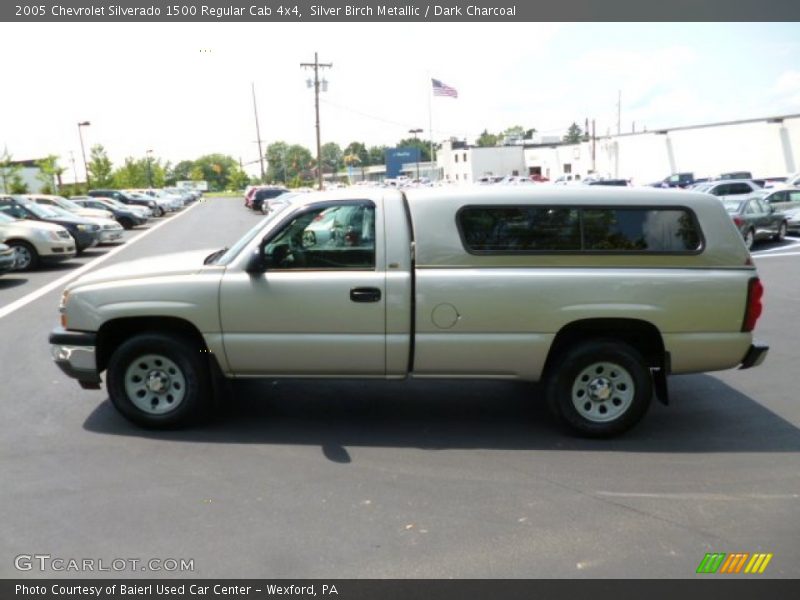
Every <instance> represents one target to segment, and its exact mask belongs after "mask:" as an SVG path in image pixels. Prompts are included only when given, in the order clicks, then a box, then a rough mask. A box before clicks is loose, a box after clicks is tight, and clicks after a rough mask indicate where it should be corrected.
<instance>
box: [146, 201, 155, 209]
mask: <svg viewBox="0 0 800 600" xmlns="http://www.w3.org/2000/svg"><path fill="white" fill-rule="evenodd" d="M147 205H148V206H149V207H150V208H155V207H156V203H155V202H148V203H147Z"/></svg>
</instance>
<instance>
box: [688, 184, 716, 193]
mask: <svg viewBox="0 0 800 600" xmlns="http://www.w3.org/2000/svg"><path fill="white" fill-rule="evenodd" d="M712 187H714V184H713V183H701V184H700V185H696V186H694V187H693V188H692V190H693V191H695V192H708V190H710V189H711V188H712Z"/></svg>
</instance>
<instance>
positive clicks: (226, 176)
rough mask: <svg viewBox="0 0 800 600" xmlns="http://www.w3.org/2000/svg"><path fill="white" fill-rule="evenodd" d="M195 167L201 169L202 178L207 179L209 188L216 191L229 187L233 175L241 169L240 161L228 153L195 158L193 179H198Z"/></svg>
mask: <svg viewBox="0 0 800 600" xmlns="http://www.w3.org/2000/svg"><path fill="white" fill-rule="evenodd" d="M195 169H200V171H201V172H202V174H203V178H202V180H204V181H207V182H208V188H209V190H211V191H214V192H220V191H222V190H226V189H228V186H229V183H230V178H231V175H233V174H234V173H236V172H238V171H239V170H241V169H240V167H239V163H238V161H237V160H236V159H235V158H233V157H232V156H228V155H226V154H206V155H205V156H201V157H200V158H197V159H195V161H194V166H193V168H192V180H195V181H197V180H196V179H195V176H196V174H197V172H196V171H195Z"/></svg>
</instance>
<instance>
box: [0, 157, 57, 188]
mask: <svg viewBox="0 0 800 600" xmlns="http://www.w3.org/2000/svg"><path fill="white" fill-rule="evenodd" d="M37 162H38V161H37V160H12V161H11V162H10V163H9V166H10V167H14V168H15V175H17V176H18V177H19V179H20V180H21V181H22V183H24V184H25V185H26V186H27V189H28V192H30V193H36V192H39V191H41V189H42V188H43V187H44V183H42V181H41V179H39V177H40V175H41V173H42V170H41V169H40V168H39V166H38V165H37ZM9 173H10V170H9ZM5 183H6V188H7V189H6V190H3V182H2V180H0V192H3V193H9V192H10V191H11V190H10V186H11V179H10V178H8V180H7V181H6V182H5ZM56 184H57V182H56V181H55V180H54V181H53V185H54V186H55V185H56ZM53 189H56V188H55V187H54V188H53Z"/></svg>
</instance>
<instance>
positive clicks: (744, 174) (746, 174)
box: [717, 171, 753, 181]
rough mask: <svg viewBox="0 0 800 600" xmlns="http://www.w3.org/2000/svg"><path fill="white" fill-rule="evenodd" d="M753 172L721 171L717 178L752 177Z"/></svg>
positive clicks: (724, 179) (726, 179)
mask: <svg viewBox="0 0 800 600" xmlns="http://www.w3.org/2000/svg"><path fill="white" fill-rule="evenodd" d="M752 178H753V174H752V173H751V172H750V171H731V172H730V173H721V174H720V176H719V177H717V179H719V180H723V181H728V180H730V179H752Z"/></svg>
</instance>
